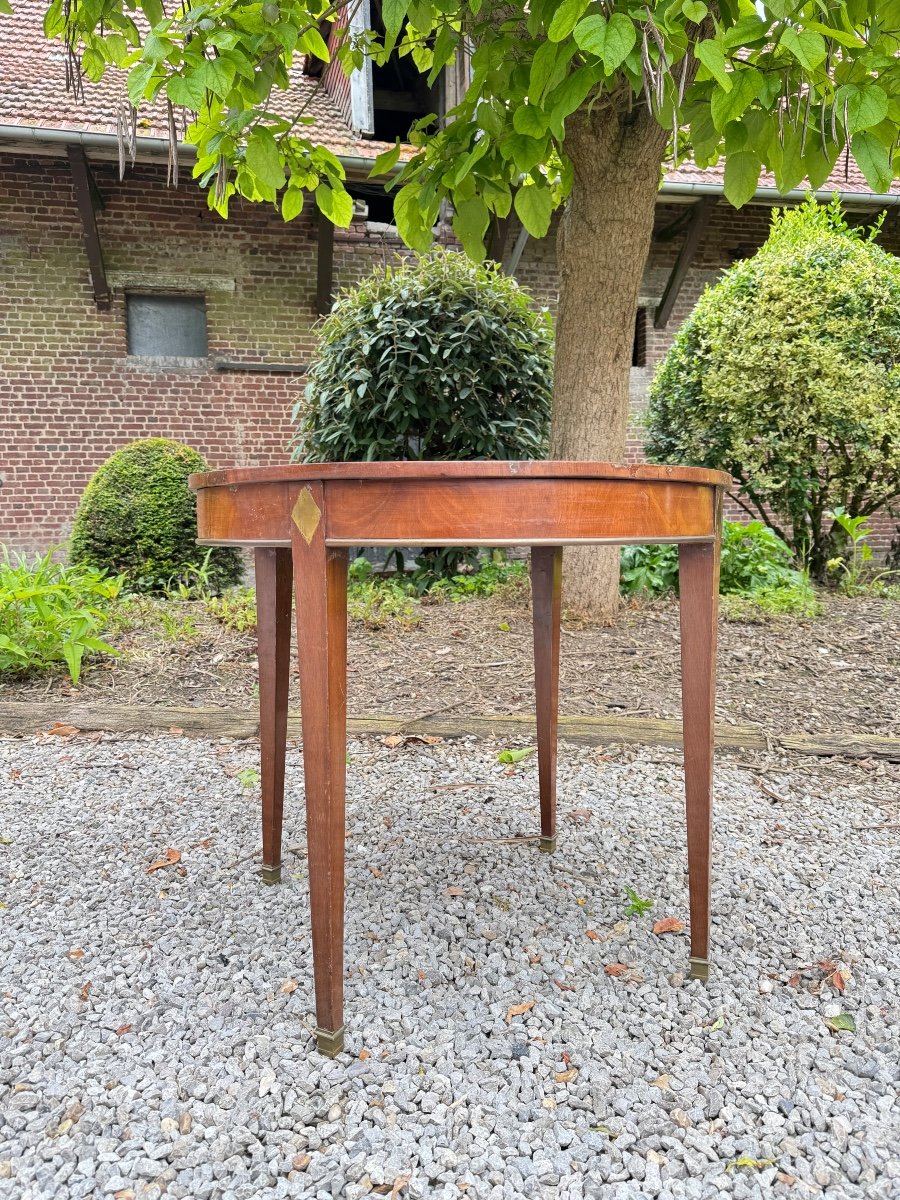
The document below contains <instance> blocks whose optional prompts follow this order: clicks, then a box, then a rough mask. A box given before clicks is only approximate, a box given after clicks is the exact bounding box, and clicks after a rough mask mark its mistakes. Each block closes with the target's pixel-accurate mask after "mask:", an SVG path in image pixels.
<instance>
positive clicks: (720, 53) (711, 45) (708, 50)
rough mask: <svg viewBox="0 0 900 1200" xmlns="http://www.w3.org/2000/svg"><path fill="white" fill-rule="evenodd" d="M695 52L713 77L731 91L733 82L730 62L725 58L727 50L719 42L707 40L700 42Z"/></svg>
mask: <svg viewBox="0 0 900 1200" xmlns="http://www.w3.org/2000/svg"><path fill="white" fill-rule="evenodd" d="M694 54H695V55H696V57H697V58H699V59H700V61H701V62H702V63H703V65H704V67H706V69H707V71H709V73H710V75H712V77H713V79H715V81H716V82H717V83H718V84H719V85H720V86H721V87H723V88H724V89H725V91H726V92H730V91H731V88H732V84H733V79H732V75H731V72H730V71H729V70H728V63H727V61H726V58H725V51H724V50H723V49H722V47H721V45H720V44H719V43H718V42H714V41H711V40H710V41H706V42H699V43H698V44H697V45H696V46H695V47H694Z"/></svg>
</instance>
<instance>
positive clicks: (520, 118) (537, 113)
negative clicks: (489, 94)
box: [513, 104, 547, 138]
mask: <svg viewBox="0 0 900 1200" xmlns="http://www.w3.org/2000/svg"><path fill="white" fill-rule="evenodd" d="M513 128H514V129H515V130H516V132H517V133H524V134H527V135H528V137H535V138H542V137H543V136H544V134H545V133H546V132H547V116H546V113H544V111H543V110H542V109H540V108H537V107H536V106H535V105H534V104H520V105H519V107H518V108H517V109H516V110H515V112H514V113H513Z"/></svg>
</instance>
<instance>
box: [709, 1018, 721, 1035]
mask: <svg viewBox="0 0 900 1200" xmlns="http://www.w3.org/2000/svg"><path fill="white" fill-rule="evenodd" d="M724 1027H725V1014H724V1013H719V1015H718V1016H717V1017H716V1019H715V1020H714V1021H713V1023H712V1025H710V1027H709V1028H710V1031H711V1032H712V1033H715V1032H716V1031H717V1030H718V1029H724Z"/></svg>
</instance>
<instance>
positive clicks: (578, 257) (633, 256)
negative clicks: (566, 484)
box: [550, 104, 669, 617]
mask: <svg viewBox="0 0 900 1200" xmlns="http://www.w3.org/2000/svg"><path fill="white" fill-rule="evenodd" d="M668 138H669V134H668V133H667V131H666V130H664V129H662V128H661V127H660V125H659V124H658V122H657V121H656V120H655V118H654V117H653V116H652V114H651V113H650V112H649V111H648V110H647V108H646V107H645V106H643V105H641V106H640V107H636V108H634V109H633V110H632V112H631V113H620V112H616V111H614V110H613V109H611V108H608V107H607V108H604V107H602V106H601V105H599V104H598V105H595V107H594V109H593V111H591V110H590V109H589V108H585V109H583V110H581V111H580V112H578V113H576V114H574V115H573V116H572V117H570V118H569V120H568V122H567V125H566V153H567V154H568V156H569V158H570V159H571V162H572V166H573V168H574V182H573V185H572V191H571V193H570V195H569V198H568V202H567V204H566V208H565V211H564V213H563V216H562V219H561V221H560V225H559V232H558V235H557V257H558V264H559V275H560V301H559V315H558V320H557V327H556V368H555V380H554V397H553V422H552V429H551V436H550V454H551V457H552V458H560V459H577V460H581V461H590V460H597V461H606V462H622V461H623V459H624V456H625V439H626V433H627V429H628V416H629V394H628V393H629V388H628V385H629V377H630V370H631V359H632V349H633V345H634V329H635V316H636V311H637V301H638V296H639V294H640V286H641V280H642V278H643V274H644V267H645V265H646V262H647V255H648V252H649V248H650V239H651V236H652V233H653V217H654V211H655V207H656V196H657V192H658V191H659V183H660V178H661V171H662V162H663V157H664V155H665V152H666V146H667V143H668ZM618 562H619V551H618V547H610V548H607V547H596V546H575V547H569V548H567V550H566V554H565V558H564V567H563V604H564V606H565V607H566V608H568V609H570V610H573V611H577V612H582V613H585V614H588V615H590V616H595V617H597V616H599V617H602V616H608V615H610V614H612V613H614V612H615V611H616V609H617V607H618V603H619V592H618V582H619V566H618Z"/></svg>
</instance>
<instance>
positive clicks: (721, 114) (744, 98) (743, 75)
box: [710, 67, 763, 132]
mask: <svg viewBox="0 0 900 1200" xmlns="http://www.w3.org/2000/svg"><path fill="white" fill-rule="evenodd" d="M762 78H763V77H762V73H761V72H760V71H757V70H756V69H755V68H754V67H744V68H742V69H741V70H738V71H733V72H732V75H731V80H732V86H731V91H722V92H713V96H712V100H711V101H710V112H711V113H712V119H713V123H714V124H715V127H716V129H718V130H719V131H720V132H721V130H723V129H724V128H725V126H726V125H727V124H728V122H729V121H738V120H740V118H741V117H742V116H743V115H744V113H745V112H746V110H747V109H748V108H749V107H750V105H751V104H752V103H753V101H754V100H755V99H756V97H757V96H758V95H759V89H760V86H761V84H762Z"/></svg>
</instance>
